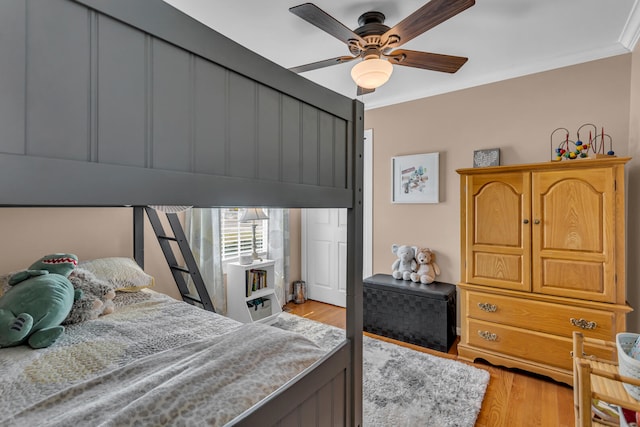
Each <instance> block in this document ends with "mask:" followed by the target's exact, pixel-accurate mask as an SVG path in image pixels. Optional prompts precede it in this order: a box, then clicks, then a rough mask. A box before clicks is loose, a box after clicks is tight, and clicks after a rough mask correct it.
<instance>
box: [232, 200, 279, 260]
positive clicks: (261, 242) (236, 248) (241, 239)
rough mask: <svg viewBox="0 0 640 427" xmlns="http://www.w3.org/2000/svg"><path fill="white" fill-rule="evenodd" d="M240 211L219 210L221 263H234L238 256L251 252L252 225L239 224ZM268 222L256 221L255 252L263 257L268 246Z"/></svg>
mask: <svg viewBox="0 0 640 427" xmlns="http://www.w3.org/2000/svg"><path fill="white" fill-rule="evenodd" d="M242 212H243V210H242V209H239V208H224V209H220V214H221V215H220V216H221V224H220V227H221V233H222V261H235V260H236V259H237V258H238V257H239V256H240V255H250V254H251V252H252V247H251V244H252V243H251V241H252V238H253V237H252V231H251V228H252V224H251V223H250V222H246V223H244V222H240V221H239V220H238V219H239V218H240V217H241V216H242ZM268 224H269V222H268V221H256V252H258V254H262V255H265V252H266V248H267V246H268V243H267V236H268V235H269V229H268V228H269V225H268Z"/></svg>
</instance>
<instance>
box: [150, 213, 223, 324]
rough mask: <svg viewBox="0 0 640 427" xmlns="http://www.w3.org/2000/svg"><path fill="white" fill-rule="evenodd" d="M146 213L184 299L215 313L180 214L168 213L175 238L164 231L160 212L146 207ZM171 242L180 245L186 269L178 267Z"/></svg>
mask: <svg viewBox="0 0 640 427" xmlns="http://www.w3.org/2000/svg"><path fill="white" fill-rule="evenodd" d="M145 211H146V212H147V217H149V221H150V222H151V227H152V228H153V231H154V233H155V235H156V237H157V238H158V243H160V248H162V252H163V253H164V256H165V258H166V259H167V263H168V264H169V269H171V274H173V279H174V280H175V281H176V285H178V289H179V290H180V294H181V295H182V299H183V300H184V301H185V302H188V303H189V304H191V305H201V306H202V307H203V308H204V309H205V310H208V311H213V312H215V309H214V308H213V304H212V302H211V298H210V297H209V292H207V288H206V286H205V284H204V280H203V279H202V275H200V269H199V268H198V264H196V260H195V258H194V257H193V253H192V252H191V248H190V247H189V242H187V237H186V236H185V234H184V230H183V229H182V224H180V220H179V219H178V214H176V213H166V215H167V219H168V220H169V225H170V226H171V230H172V231H173V236H168V235H167V234H166V233H165V231H164V227H163V226H162V222H161V221H160V217H159V216H158V212H157V211H156V210H155V209H153V208H150V207H146V208H145ZM171 242H176V243H177V244H178V248H179V249H180V253H181V255H182V258H183V259H184V262H185V264H186V267H185V266H181V265H178V261H177V259H176V256H175V254H174V252H173V246H172V245H171ZM185 274H188V275H189V276H190V277H191V280H192V281H193V284H194V286H195V288H196V291H197V292H198V298H195V297H194V296H193V295H192V294H191V292H190V291H189V287H188V286H187V280H186V279H185Z"/></svg>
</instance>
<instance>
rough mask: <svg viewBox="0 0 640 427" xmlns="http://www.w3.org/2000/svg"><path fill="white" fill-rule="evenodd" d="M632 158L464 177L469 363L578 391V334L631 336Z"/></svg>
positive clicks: (463, 304) (463, 295)
mask: <svg viewBox="0 0 640 427" xmlns="http://www.w3.org/2000/svg"><path fill="white" fill-rule="evenodd" d="M629 160H630V159H629V158H622V157H620V158H619V157H607V158H603V159H580V160H566V161H558V162H547V163H534V164H525V165H514V166H495V167H487V168H473V169H460V170H458V173H459V174H460V211H461V216H460V244H461V280H460V283H459V288H460V309H461V314H460V321H461V340H460V343H459V345H458V354H459V356H460V358H461V359H466V360H475V359H477V358H481V359H484V360H486V361H488V362H490V363H492V364H496V365H502V366H507V367H512V368H520V369H524V370H526V371H530V372H534V373H538V374H542V375H546V376H549V377H551V378H553V379H555V380H557V381H561V382H565V383H567V384H572V358H571V347H572V333H573V331H574V330H579V331H581V332H583V333H584V335H585V336H589V337H593V338H599V339H603V340H608V341H615V335H616V333H618V332H622V331H624V330H625V327H626V319H625V317H626V314H627V313H628V312H629V311H631V308H630V307H629V306H628V305H627V303H626V299H625V295H626V289H625V221H624V218H625V191H624V165H625V163H627V162H628V161H629ZM588 351H589V352H590V353H593V354H596V355H598V356H600V357H602V358H606V359H612V358H613V357H614V355H613V354H612V352H611V350H610V349H607V348H605V347H598V346H592V347H590V348H588Z"/></svg>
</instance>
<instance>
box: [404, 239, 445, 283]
mask: <svg viewBox="0 0 640 427" xmlns="http://www.w3.org/2000/svg"><path fill="white" fill-rule="evenodd" d="M416 263H417V268H416V269H415V271H414V272H413V273H411V280H412V281H414V282H420V283H424V284H429V283H432V282H433V281H435V280H436V276H437V275H439V274H440V267H438V264H436V254H435V253H433V251H431V249H429V248H419V249H418V250H417V251H416Z"/></svg>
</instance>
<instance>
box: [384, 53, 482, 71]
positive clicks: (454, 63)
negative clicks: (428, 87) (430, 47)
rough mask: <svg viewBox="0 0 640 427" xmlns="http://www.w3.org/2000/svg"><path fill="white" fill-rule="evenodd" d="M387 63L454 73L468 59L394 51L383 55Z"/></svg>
mask: <svg viewBox="0 0 640 427" xmlns="http://www.w3.org/2000/svg"><path fill="white" fill-rule="evenodd" d="M385 56H386V57H387V58H388V59H389V62H391V63H392V64H395V65H404V66H406V67H415V68H424V69H425V70H433V71H442V72H445V73H455V72H456V71H458V70H459V69H460V67H462V66H463V65H464V63H465V62H467V60H468V59H469V58H465V57H462V56H451V55H440V54H438V53H429V52H419V51H416V50H406V49H396V50H394V51H393V52H391V54H389V55H385Z"/></svg>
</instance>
